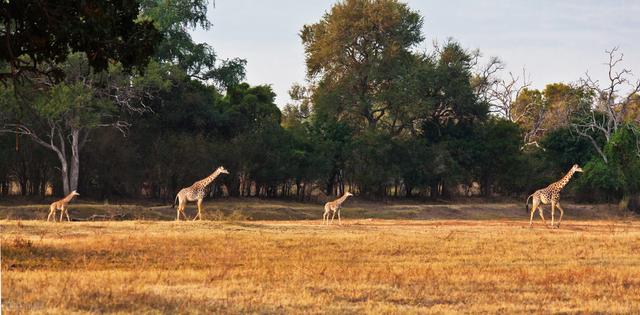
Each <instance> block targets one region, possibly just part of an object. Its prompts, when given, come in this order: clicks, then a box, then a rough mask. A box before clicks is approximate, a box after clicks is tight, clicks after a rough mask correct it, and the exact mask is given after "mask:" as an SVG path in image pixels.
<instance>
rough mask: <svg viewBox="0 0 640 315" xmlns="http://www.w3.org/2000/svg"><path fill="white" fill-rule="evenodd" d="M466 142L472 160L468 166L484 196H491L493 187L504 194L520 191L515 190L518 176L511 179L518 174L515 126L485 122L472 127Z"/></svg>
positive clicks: (500, 121)
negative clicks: (469, 139)
mask: <svg viewBox="0 0 640 315" xmlns="http://www.w3.org/2000/svg"><path fill="white" fill-rule="evenodd" d="M470 142H471V143H469V144H468V146H469V147H470V149H471V151H472V153H471V156H472V157H473V161H469V162H468V163H469V166H470V167H471V168H472V169H474V173H475V174H476V176H475V178H478V179H479V181H480V183H481V187H482V189H483V193H484V194H485V195H490V194H491V193H492V186H493V185H495V186H497V187H500V188H502V190H503V191H505V192H513V191H517V189H518V188H522V187H517V186H518V185H517V183H518V177H517V176H513V175H514V174H520V171H521V168H520V167H519V165H520V164H521V159H522V157H521V155H522V153H521V151H520V147H522V136H521V131H520V128H519V127H518V125H516V124H515V123H513V122H510V121H508V120H504V119H497V118H494V119H489V120H488V121H486V122H485V123H484V124H480V125H477V126H476V128H475V132H474V138H473V139H471V141H470ZM497 187H496V188H497Z"/></svg>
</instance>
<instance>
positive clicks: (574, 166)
mask: <svg viewBox="0 0 640 315" xmlns="http://www.w3.org/2000/svg"><path fill="white" fill-rule="evenodd" d="M573 171H574V172H583V170H582V168H581V167H580V166H578V164H573Z"/></svg>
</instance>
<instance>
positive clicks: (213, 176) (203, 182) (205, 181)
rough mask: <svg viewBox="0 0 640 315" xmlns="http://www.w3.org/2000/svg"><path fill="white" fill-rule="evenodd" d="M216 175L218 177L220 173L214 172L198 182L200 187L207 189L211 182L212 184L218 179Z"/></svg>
mask: <svg viewBox="0 0 640 315" xmlns="http://www.w3.org/2000/svg"><path fill="white" fill-rule="evenodd" d="M218 175H220V171H219V170H216V171H215V172H213V173H212V174H211V175H209V176H207V177H206V178H205V179H203V180H201V181H199V182H198V183H199V184H201V185H202V187H207V186H209V184H211V182H213V180H214V179H216V177H218Z"/></svg>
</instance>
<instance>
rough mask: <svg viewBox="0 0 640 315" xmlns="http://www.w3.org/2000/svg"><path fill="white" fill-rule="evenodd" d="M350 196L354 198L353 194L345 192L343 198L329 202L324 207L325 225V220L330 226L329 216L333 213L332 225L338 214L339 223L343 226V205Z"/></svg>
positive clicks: (323, 220) (323, 217)
mask: <svg viewBox="0 0 640 315" xmlns="http://www.w3.org/2000/svg"><path fill="white" fill-rule="evenodd" d="M349 196H353V194H352V193H350V192H348V191H345V193H344V195H342V197H340V198H338V199H336V200H334V201H329V202H327V203H326V204H325V205H324V214H323V215H322V223H323V224H324V222H325V220H326V222H327V224H329V214H330V213H331V212H333V215H332V216H331V223H333V218H335V216H336V212H337V213H338V223H339V224H342V221H340V208H342V203H343V202H344V201H345V200H347V198H349Z"/></svg>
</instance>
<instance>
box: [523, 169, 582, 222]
mask: <svg viewBox="0 0 640 315" xmlns="http://www.w3.org/2000/svg"><path fill="white" fill-rule="evenodd" d="M575 172H582V168H580V166H578V164H574V165H573V167H571V169H570V170H569V172H567V174H566V175H564V177H562V179H560V180H559V181H557V182H555V183H553V184H551V185H549V186H547V187H546V188H543V189H540V190H536V192H534V193H533V194H531V195H529V197H528V198H527V202H526V204H525V209H527V211H529V199H530V198H531V197H533V207H532V208H531V217H530V218H529V227H531V226H532V225H533V214H534V213H535V211H536V208H537V209H538V212H539V213H540V217H541V218H542V222H543V223H544V224H545V225H546V224H547V222H546V221H545V220H544V215H543V214H542V205H541V203H542V204H545V205H546V204H548V203H551V227H554V212H555V208H556V207H558V210H560V220H558V227H560V222H562V216H563V215H564V209H562V206H560V191H561V190H562V188H564V186H566V185H567V183H568V182H569V180H570V179H571V177H572V176H573V174H575Z"/></svg>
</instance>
